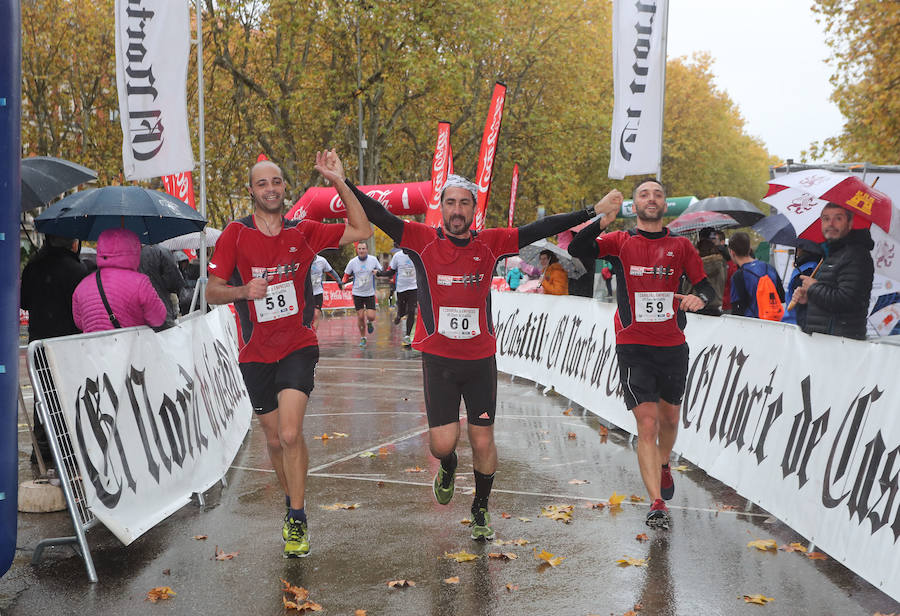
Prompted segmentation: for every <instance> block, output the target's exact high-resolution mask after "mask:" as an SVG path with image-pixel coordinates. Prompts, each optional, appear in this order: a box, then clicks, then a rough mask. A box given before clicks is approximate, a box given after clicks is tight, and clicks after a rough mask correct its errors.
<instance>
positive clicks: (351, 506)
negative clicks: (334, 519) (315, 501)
mask: <svg viewBox="0 0 900 616" xmlns="http://www.w3.org/2000/svg"><path fill="white" fill-rule="evenodd" d="M360 507H362V504H361V503H335V504H333V505H322V509H327V510H328V511H340V510H341V509H347V510H351V509H359V508H360Z"/></svg>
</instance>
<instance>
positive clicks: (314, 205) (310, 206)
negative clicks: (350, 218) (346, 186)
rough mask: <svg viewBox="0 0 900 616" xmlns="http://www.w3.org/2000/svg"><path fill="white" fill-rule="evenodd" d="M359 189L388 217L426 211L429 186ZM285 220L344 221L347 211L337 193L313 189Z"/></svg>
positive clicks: (327, 188)
mask: <svg viewBox="0 0 900 616" xmlns="http://www.w3.org/2000/svg"><path fill="white" fill-rule="evenodd" d="M359 189H360V190H361V191H362V192H364V193H366V194H367V195H369V196H370V197H372V198H373V199H375V200H377V201H379V202H381V204H382V205H383V206H384V207H386V208H387V210H388V211H389V212H391V213H392V214H396V215H397V216H413V215H416V214H424V213H425V211H426V210H427V209H428V196H429V195H430V194H431V182H410V183H408V184H379V185H376V186H360V187H359ZM285 216H286V217H287V218H288V219H292V220H293V219H296V220H301V219H304V218H309V219H310V220H322V219H324V218H344V217H346V216H347V208H346V206H345V205H344V202H343V201H341V198H340V197H339V196H338V194H337V191H336V190H335V189H334V188H331V187H324V186H314V187H313V188H310V189H309V190H307V191H306V192H305V193H303V195H302V196H301V197H300V198H299V199H298V200H297V203H295V204H294V207H292V208H291V209H290V210H288V212H287V214H285Z"/></svg>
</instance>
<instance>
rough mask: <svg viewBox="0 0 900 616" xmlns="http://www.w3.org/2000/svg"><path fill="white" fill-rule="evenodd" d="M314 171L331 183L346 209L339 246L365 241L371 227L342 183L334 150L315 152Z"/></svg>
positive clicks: (358, 204) (340, 167) (341, 164)
mask: <svg viewBox="0 0 900 616" xmlns="http://www.w3.org/2000/svg"><path fill="white" fill-rule="evenodd" d="M316 171H318V172H319V173H321V174H322V177H324V178H325V179H326V180H328V181H329V182H331V184H332V185H333V186H334V188H335V189H336V190H337V193H338V196H339V197H340V198H341V201H343V202H344V205H345V206H346V208H347V225H346V226H345V227H344V234H343V235H342V236H341V239H340V242H339V244H340V245H341V246H343V245H345V244H350V243H352V242H358V241H361V240H366V239H369V238H370V237H372V227H371V225H369V221H368V219H367V218H366V214H365V212H363V209H362V206H361V205H360V203H359V200H358V199H357V198H356V195H355V194H354V193H353V191H352V190H350V188H349V187H348V186H347V184H345V183H344V180H345V179H346V178H345V177H344V165H343V163H341V159H340V158H339V157H338V155H337V153H336V152H335V151H334V150H326V151H324V152H316Z"/></svg>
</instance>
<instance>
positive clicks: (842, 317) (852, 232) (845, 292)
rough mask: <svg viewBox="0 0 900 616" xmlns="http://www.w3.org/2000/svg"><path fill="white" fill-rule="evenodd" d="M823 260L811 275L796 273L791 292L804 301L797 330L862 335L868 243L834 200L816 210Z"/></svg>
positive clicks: (871, 269)
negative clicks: (819, 212) (802, 317)
mask: <svg viewBox="0 0 900 616" xmlns="http://www.w3.org/2000/svg"><path fill="white" fill-rule="evenodd" d="M821 221H822V235H824V236H825V243H824V244H823V245H822V248H823V250H824V252H825V260H824V262H823V263H822V265H821V266H820V267H819V271H818V273H817V274H816V277H815V278H813V277H811V276H801V277H800V279H801V280H802V281H803V282H802V284H801V286H800V287H799V288H797V290H796V291H795V292H794V297H795V298H796V299H797V302H798V303H799V304H806V306H807V309H806V319H805V322H804V323H798V325H800V327H802V328H803V331H805V332H806V333H808V334H810V333H812V332H818V333H822V334H831V335H832V336H844V337H846V338H856V339H857V340H865V338H866V313H867V312H868V309H869V296H870V295H871V294H872V276H873V275H874V273H875V266H874V264H873V263H872V254H871V251H872V248H873V247H874V246H875V244H874V242H873V241H872V236H871V235H870V233H869V230H868V229H853V213H852V212H850V211H849V210H846V209H844V208H843V207H841V206H839V205H836V204H834V203H829V204H828V205H827V206H825V209H823V210H822V216H821Z"/></svg>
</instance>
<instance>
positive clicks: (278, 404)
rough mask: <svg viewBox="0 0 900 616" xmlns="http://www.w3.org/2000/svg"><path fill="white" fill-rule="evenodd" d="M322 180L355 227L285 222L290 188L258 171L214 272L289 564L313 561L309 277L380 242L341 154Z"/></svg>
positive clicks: (262, 168)
mask: <svg viewBox="0 0 900 616" xmlns="http://www.w3.org/2000/svg"><path fill="white" fill-rule="evenodd" d="M316 171H318V172H319V173H321V174H322V176H323V177H324V178H325V179H326V180H328V181H329V182H331V183H332V184H334V186H335V187H336V188H337V191H338V194H339V195H340V197H341V199H342V200H343V202H344V203H345V204H346V205H347V224H346V225H336V224H329V225H326V224H322V223H320V222H316V221H314V220H309V219H304V220H300V221H297V220H287V219H285V218H284V214H283V209H284V191H285V185H284V178H283V177H282V174H281V169H280V168H279V167H278V165H276V164H275V163H273V162H271V161H269V160H264V161H260V162H257V163H256V164H255V165H254V166H253V168H252V169H251V170H250V186H249V190H250V197H251V198H252V200H253V205H254V210H253V214H251V215H250V216H247V217H245V218H242V219H240V220H236V221H234V222H231V223H229V225H228V226H227V227H225V231H223V232H222V235H221V236H220V237H219V240H218V241H217V242H216V252H215V254H214V255H213V257H212V260H211V261H210V264H209V273H210V274H211V275H210V277H209V285H208V286H207V288H206V301H208V302H209V303H210V304H228V303H231V302H233V303H234V308H235V311H236V312H237V314H238V318H239V320H240V331H239V332H238V335H239V337H240V343H241V345H240V346H241V349H240V353H239V355H238V363H239V365H240V368H241V373H242V374H243V377H244V382H245V383H246V385H247V392H248V393H249V395H250V402H251V404H252V405H253V410H254V411H255V412H256V415H257V417H259V423H260V425H262V428H263V432H264V433H265V436H266V446H267V449H268V452H269V460H270V461H271V462H272V467H273V468H274V470H275V475H276V476H277V477H278V481H279V483H280V484H281V487H282V489H283V490H284V493H285V505H286V507H287V511H286V513H285V516H284V523H283V525H282V529H281V536H282V539H284V541H285V544H284V551H283V555H284V557H285V558H301V557H304V556H307V555H308V554H309V532H308V530H307V520H306V511H305V508H304V498H305V494H306V473H307V470H308V468H309V452H308V450H307V449H306V443H305V442H304V440H303V418H304V415H305V414H306V405H307V403H308V402H309V395H310V393H311V392H312V390H313V385H314V382H313V381H314V376H315V367H316V363H317V362H318V360H319V346H318V340H317V339H316V332H315V331H314V330H313V329H312V327H311V324H312V317H313V304H312V302H311V299H312V289H311V284H310V276H309V269H310V265H311V264H312V262H313V260H314V259H315V256H316V254H317V253H318V252H319V251H321V250H325V249H326V248H338V247H339V246H343V245H345V244H349V243H350V242H355V241H359V240H364V239H366V238H368V237H369V236H371V235H372V230H371V227H370V226H369V223H368V221H367V220H366V217H365V214H363V211H362V209H361V208H360V205H359V202H358V201H357V200H356V198H355V197H354V196H353V193H352V192H351V191H350V190H349V189H348V188H347V186H346V185H345V184H344V167H343V165H342V164H341V160H340V159H339V158H338V156H337V154H336V153H335V152H334V150H331V151H327V152H318V153H316Z"/></svg>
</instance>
